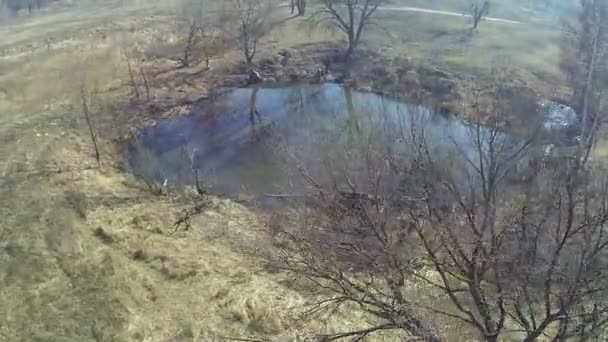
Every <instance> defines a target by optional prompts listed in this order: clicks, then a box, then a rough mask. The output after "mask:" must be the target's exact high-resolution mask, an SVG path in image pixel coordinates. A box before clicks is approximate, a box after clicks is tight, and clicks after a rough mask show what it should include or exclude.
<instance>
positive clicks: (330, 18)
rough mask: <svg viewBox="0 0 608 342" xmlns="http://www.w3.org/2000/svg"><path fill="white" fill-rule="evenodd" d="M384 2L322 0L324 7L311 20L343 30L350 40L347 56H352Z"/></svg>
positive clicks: (380, 0)
mask: <svg viewBox="0 0 608 342" xmlns="http://www.w3.org/2000/svg"><path fill="white" fill-rule="evenodd" d="M383 3H385V0H321V4H322V8H321V9H320V10H318V11H316V12H314V13H313V14H312V15H311V21H312V23H314V24H317V23H322V24H328V25H329V26H330V27H331V28H335V29H337V30H339V31H341V32H343V33H344V34H345V35H346V37H347V41H348V48H347V50H346V57H347V58H350V56H351V55H352V53H353V51H354V50H355V49H356V48H357V46H358V45H359V42H360V40H361V36H362V34H363V31H364V30H365V28H366V27H368V26H369V25H370V24H372V23H373V22H374V20H373V19H374V14H375V13H376V10H377V9H378V7H380V6H381V5H382V4H383Z"/></svg>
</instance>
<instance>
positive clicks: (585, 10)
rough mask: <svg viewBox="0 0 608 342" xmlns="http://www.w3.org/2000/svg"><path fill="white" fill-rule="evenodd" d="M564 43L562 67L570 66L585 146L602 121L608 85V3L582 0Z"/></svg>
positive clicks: (567, 69)
mask: <svg viewBox="0 0 608 342" xmlns="http://www.w3.org/2000/svg"><path fill="white" fill-rule="evenodd" d="M564 31H565V32H566V41H565V43H564V44H563V45H562V63H561V66H562V69H564V70H566V71H567V73H568V75H569V79H570V83H571V87H572V89H573V99H572V102H573V103H574V104H575V108H576V110H577V111H578V112H579V113H580V115H581V117H582V120H581V121H582V124H581V128H582V130H583V131H582V133H581V134H582V135H583V136H585V137H587V138H588V139H587V141H583V140H581V144H582V146H581V149H582V150H588V146H589V145H590V144H591V143H592V140H593V139H594V138H595V131H596V130H597V128H598V126H599V124H600V123H601V119H602V118H601V112H602V109H603V108H602V107H603V97H604V92H603V89H605V88H606V87H607V86H608V63H607V62H606V60H608V3H606V2H605V1H600V0H581V12H580V15H579V16H578V20H577V22H576V23H575V24H574V25H570V26H568V27H566V29H565V30H564Z"/></svg>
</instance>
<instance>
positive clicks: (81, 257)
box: [0, 0, 561, 341]
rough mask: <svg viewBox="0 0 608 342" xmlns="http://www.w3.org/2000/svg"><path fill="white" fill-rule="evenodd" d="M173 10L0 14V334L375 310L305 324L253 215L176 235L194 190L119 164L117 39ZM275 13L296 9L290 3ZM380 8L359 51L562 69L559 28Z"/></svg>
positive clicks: (287, 330) (281, 319)
mask: <svg viewBox="0 0 608 342" xmlns="http://www.w3.org/2000/svg"><path fill="white" fill-rule="evenodd" d="M395 2H397V0H395ZM399 2H401V3H403V2H405V1H403V0H400V1H399ZM413 2H414V5H420V6H422V5H423V4H422V3H420V4H418V3H416V1H413ZM418 2H420V1H418ZM424 4H428V6H432V7H437V8H441V9H443V5H446V6H448V4H450V6H455V5H453V3H452V2H450V1H447V0H442V2H441V3H440V2H439V0H436V1H428V2H427V1H425V2H424ZM455 7H457V6H455ZM174 8H175V5H174V4H172V3H171V2H170V1H160V0H159V1H150V0H145V1H128V0H124V1H105V2H104V1H97V2H88V5H83V6H79V5H72V6H65V7H57V8H49V9H48V10H45V11H44V12H42V13H36V14H35V15H34V16H33V17H31V18H19V19H16V20H14V21H13V22H11V23H9V24H7V25H1V26H0V36H1V37H2V40H1V41H0V217H1V218H0V280H1V283H0V302H1V303H2V304H3V305H2V306H0V317H2V318H1V321H0V340H2V339H3V338H4V339H6V340H9V341H14V340H23V341H48V340H61V341H117V340H125V341H191V340H197V341H211V340H214V339H219V337H220V336H226V335H229V336H237V337H247V336H260V335H261V336H265V335H285V336H293V335H295V334H296V331H297V332H299V333H302V332H306V331H313V330H314V331H333V330H336V329H338V328H339V329H345V328H348V327H349V326H356V325H360V324H362V323H364V322H365V321H366V319H367V317H364V316H362V315H359V314H358V313H357V312H356V311H353V310H348V309H345V310H344V312H342V313H339V314H338V315H337V316H335V317H334V318H333V319H331V320H324V319H323V318H319V319H316V320H312V321H310V322H304V323H298V322H296V320H295V319H296V318H297V317H298V316H297V313H298V312H299V311H298V309H301V308H302V305H303V304H304V303H305V302H306V296H305V295H304V294H302V293H300V292H298V291H296V290H294V289H293V288H292V287H289V286H287V284H288V280H287V279H284V278H283V277H281V276H280V275H278V274H272V273H269V272H267V271H265V270H262V269H260V268H259V266H258V265H257V264H256V263H255V261H254V259H252V258H251V257H249V256H248V255H247V254H246V253H243V252H242V251H243V250H248V249H251V248H253V247H255V244H256V243H259V242H258V241H257V236H258V232H259V230H260V222H258V218H257V217H256V216H255V215H253V214H252V213H251V212H250V211H248V210H247V209H245V208H244V207H241V206H239V205H236V204H233V203H231V202H229V201H221V200H214V201H213V203H212V205H211V207H210V209H209V210H207V211H206V212H205V213H204V214H203V215H201V216H199V217H198V218H197V219H196V220H194V221H193V222H192V227H191V229H190V230H188V231H179V232H177V233H175V234H170V231H172V229H173V222H174V221H175V219H176V217H177V215H179V213H180V211H181V210H183V209H185V208H187V207H188V205H189V204H190V203H191V201H192V198H191V197H189V195H187V194H186V195H182V196H180V197H176V198H172V197H154V196H152V195H151V194H150V192H149V191H148V190H147V189H146V188H145V187H144V186H142V184H141V183H140V182H138V181H137V180H135V179H134V178H133V177H131V176H130V175H128V174H126V173H124V171H123V170H122V169H121V167H120V163H119V158H120V151H119V150H118V149H117V146H116V145H115V141H114V140H113V139H114V138H116V137H117V135H118V132H122V130H124V129H127V128H125V127H113V126H112V125H113V124H114V123H115V122H116V121H115V120H114V119H115V118H114V116H117V115H118V116H127V117H128V116H129V115H132V113H130V112H129V111H127V110H125V109H124V108H127V107H126V102H127V98H128V96H129V89H128V86H127V84H128V76H127V75H128V73H127V70H126V68H127V66H126V63H125V61H124V58H123V55H122V49H123V48H134V47H136V48H138V49H140V50H146V49H148V48H150V47H153V46H155V45H156V44H165V43H167V42H170V41H172V40H174V39H176V37H175V33H174V32H172V30H173V28H174V24H173V21H172V20H173V19H172V17H171V15H170V14H171V13H172V11H173V10H174ZM448 9H452V8H448ZM497 11H498V9H497ZM275 15H276V16H277V18H284V17H287V15H288V14H287V9H286V8H282V9H279V10H277V12H276V14H275ZM383 15H385V16H386V24H387V25H386V26H385V28H384V29H383V30H375V31H373V32H372V33H370V34H369V35H368V37H367V38H366V42H365V44H366V48H370V49H374V50H376V51H381V52H382V53H383V54H385V55H387V56H394V57H408V58H410V59H412V60H413V61H415V62H419V63H427V64H429V65H436V66H439V67H441V68H444V69H446V70H448V71H450V72H453V73H467V74H472V75H480V76H485V75H487V74H488V73H489V72H490V69H491V68H493V67H496V66H505V65H506V66H508V67H509V68H510V69H512V70H513V73H514V75H518V77H520V78H521V79H522V80H523V81H522V82H529V83H530V85H531V86H534V87H537V88H540V89H543V90H544V91H551V89H550V86H552V85H554V84H558V83H556V82H560V81H561V76H560V74H559V70H558V69H557V63H558V57H559V56H558V42H559V32H558V31H557V30H555V29H554V28H550V27H546V26H542V25H529V24H522V25H505V24H497V23H490V22H487V23H482V24H481V27H480V29H479V31H478V32H477V33H475V34H474V35H473V36H472V37H469V36H467V33H466V28H467V26H468V22H467V20H466V19H464V18H454V17H444V16H434V15H430V14H429V15H422V14H419V13H407V12H399V13H387V14H383ZM493 15H496V16H498V13H496V14H495V13H493ZM507 15H508V14H507V12H505V15H504V16H505V17H506V16H507ZM501 16H503V15H502V14H501ZM328 39H332V40H333V39H338V36H337V35H336V34H328V33H326V32H322V31H310V30H309V29H308V28H307V22H306V21H305V20H302V19H300V18H297V19H292V20H289V21H287V22H286V23H285V24H284V26H282V27H280V28H278V29H277V30H276V31H274V32H273V33H272V34H270V35H269V36H268V37H267V38H266V40H265V42H264V49H262V50H261V51H260V57H263V56H264V55H268V54H272V53H273V52H275V51H277V50H279V49H282V48H286V47H287V48H289V47H297V46H298V45H300V44H303V43H306V42H309V41H325V40H328ZM230 56H232V55H230ZM164 62H166V61H163V63H164ZM147 63H154V62H153V61H148V62H147ZM159 63H160V62H159ZM219 63H221V61H220V59H219V58H218V59H214V60H212V62H211V65H212V67H214V66H215V65H218V64H219ZM150 67H155V66H154V65H150ZM156 67H162V65H161V66H156ZM83 83H84V84H86V86H87V93H88V94H89V96H90V99H91V101H92V107H93V111H94V122H95V123H96V125H97V126H98V127H100V128H103V132H104V134H103V135H102V141H101V142H102V144H101V147H102V158H103V166H102V168H97V167H96V163H95V160H94V158H93V154H92V150H91V147H90V141H89V137H88V133H87V128H86V124H85V122H84V118H83V117H82V113H81V109H80V108H81V107H80V99H79V92H80V88H81V86H82V84H83ZM543 87H544V88H543ZM119 121H120V120H119ZM108 132H109V133H108ZM464 335H466V334H460V333H459V334H458V335H457V336H455V337H454V339H451V340H450V341H459V340H461V339H462V340H464V339H465V338H466V337H465V336H464ZM386 340H391V339H390V336H388V337H386Z"/></svg>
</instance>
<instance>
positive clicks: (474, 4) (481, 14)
mask: <svg viewBox="0 0 608 342" xmlns="http://www.w3.org/2000/svg"><path fill="white" fill-rule="evenodd" d="M489 12H490V0H471V2H470V4H469V15H470V16H471V18H472V19H473V28H472V29H473V30H476V29H477V27H478V26H479V23H481V22H482V21H483V20H484V19H485V17H486V16H487V15H488V13H489Z"/></svg>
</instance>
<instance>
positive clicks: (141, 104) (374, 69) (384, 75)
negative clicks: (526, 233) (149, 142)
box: [121, 43, 539, 138]
mask: <svg viewBox="0 0 608 342" xmlns="http://www.w3.org/2000/svg"><path fill="white" fill-rule="evenodd" d="M240 59H241V58H240V56H239V55H238V54H237V53H236V52H230V53H228V54H227V55H226V57H222V58H216V60H215V61H214V62H212V63H211V68H209V69H207V68H206V67H202V66H201V67H199V68H198V69H197V68H191V69H177V68H175V67H173V68H167V65H166V63H165V64H163V63H159V65H161V66H156V69H154V68H152V70H151V71H150V77H151V81H150V84H151V87H152V91H151V93H152V96H151V99H150V100H146V101H132V102H131V103H130V104H129V106H128V107H129V108H128V110H129V111H130V113H131V115H129V117H127V118H125V120H126V122H124V123H121V125H122V126H123V127H126V128H127V129H126V130H125V132H123V134H121V136H123V137H125V138H133V137H134V136H136V135H137V133H138V132H140V131H141V129H142V128H143V127H147V126H150V125H154V124H155V123H156V121H158V120H161V119H166V118H170V117H174V116H178V115H183V114H188V113H190V112H191V109H192V106H193V105H196V104H200V103H201V102H204V101H205V100H208V99H210V98H212V97H214V96H217V95H221V94H223V93H225V92H228V91H230V90H232V89H234V88H238V87H244V86H247V85H250V84H251V83H252V81H253V80H252V79H251V71H252V69H253V70H255V71H256V72H257V73H258V74H259V76H260V79H259V80H255V81H256V83H260V84H263V85H265V86H272V85H274V84H276V85H286V84H294V83H320V82H327V81H329V82H337V83H343V84H345V85H347V86H348V87H349V88H351V89H353V90H359V91H365V92H373V93H377V94H381V95H385V96H388V97H391V98H394V99H397V100H403V101H405V102H407V103H410V104H423V105H425V106H427V107H430V108H433V109H434V110H435V111H437V112H440V113H443V114H445V115H454V116H459V117H460V118H462V119H464V120H467V121H482V122H483V121H485V119H486V117H487V115H484V114H479V113H480V112H483V109H481V108H475V109H474V110H472V111H467V110H465V109H464V108H465V107H468V108H474V107H475V106H474V105H473V102H478V101H479V98H474V97H473V96H471V94H472V93H473V91H472V89H471V88H472V87H479V86H480V84H482V83H483V84H486V86H485V89H482V90H481V91H478V92H477V93H476V94H477V96H478V97H479V96H480V97H481V98H482V99H481V100H482V102H485V103H490V102H491V101H492V98H493V97H495V96H497V95H498V96H500V97H501V103H502V105H503V107H504V108H508V110H509V112H510V113H509V118H507V119H505V123H504V124H505V126H509V127H510V128H516V129H517V127H518V126H525V124H524V123H525V122H526V120H529V118H530V115H531V113H532V112H533V111H534V110H535V108H536V104H537V102H538V98H539V94H537V93H536V92H535V91H534V90H533V89H531V88H529V87H527V86H526V85H523V84H517V83H516V82H514V81H513V82H509V83H497V82H496V81H492V80H480V79H479V78H474V77H473V76H471V75H464V74H460V73H451V72H448V71H446V70H442V69H439V68H436V67H433V66H429V65H424V64H416V63H414V62H412V61H411V60H409V59H408V58H406V57H403V58H392V59H390V58H387V57H385V56H382V55H380V54H379V53H376V52H373V51H369V50H361V51H358V52H357V53H356V54H355V55H354V56H353V57H352V58H351V60H350V61H349V65H350V67H349V68H347V67H346V66H347V61H346V59H345V58H344V53H343V47H342V46H341V45H339V44H334V43H311V44H303V45H300V46H296V47H294V48H291V49H282V50H267V51H264V52H263V53H260V56H259V57H258V58H257V60H256V62H255V63H254V66H253V68H252V67H248V66H247V65H245V64H244V63H243V62H242V61H240ZM231 61H232V62H231ZM481 88H483V87H481ZM490 88H492V89H490ZM506 121H509V122H506ZM528 123H529V122H528Z"/></svg>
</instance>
